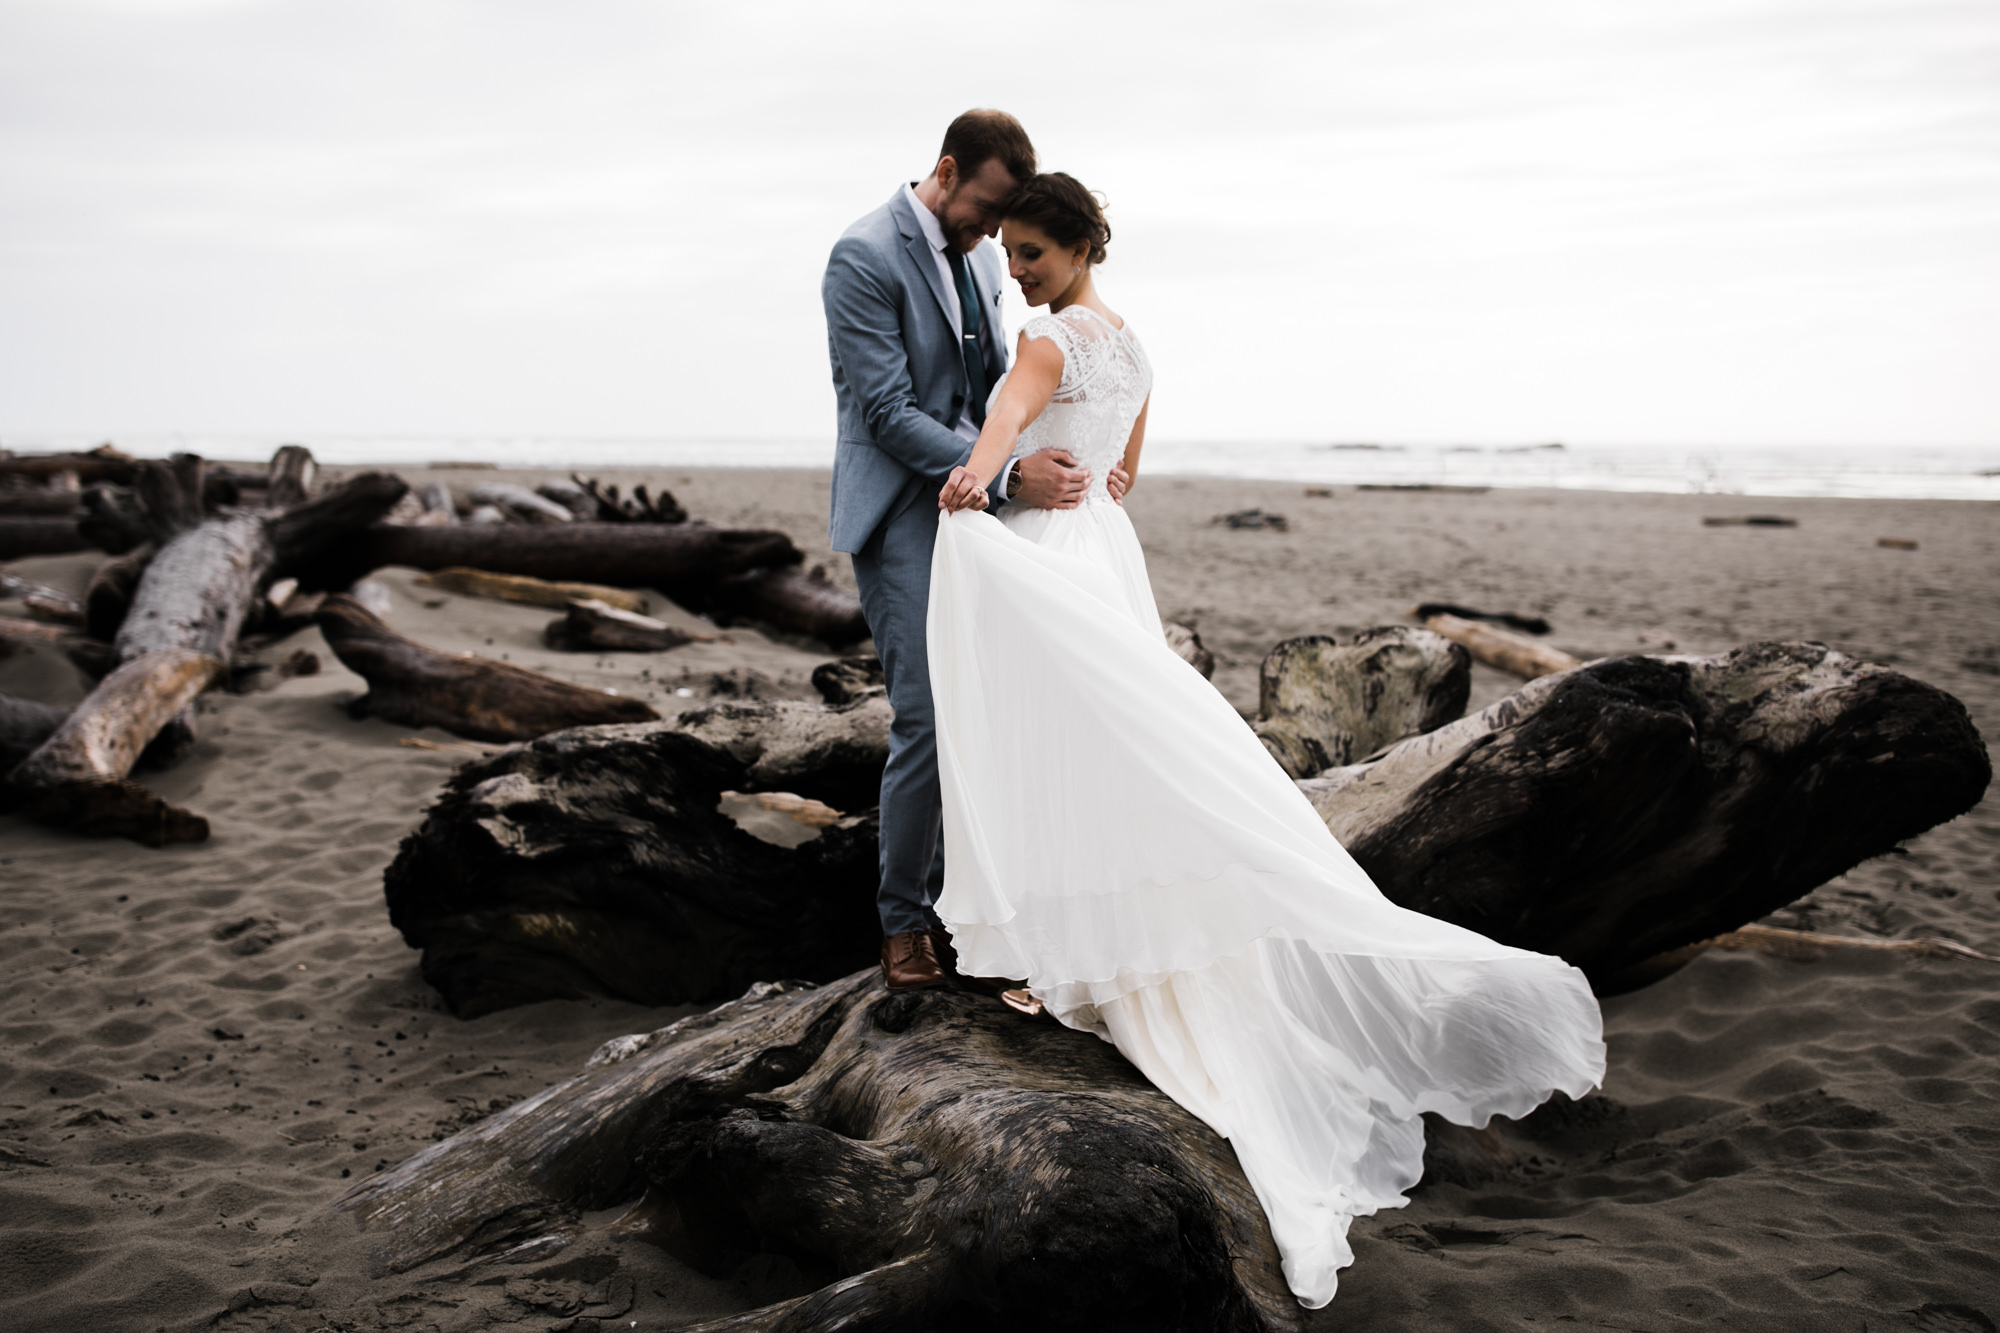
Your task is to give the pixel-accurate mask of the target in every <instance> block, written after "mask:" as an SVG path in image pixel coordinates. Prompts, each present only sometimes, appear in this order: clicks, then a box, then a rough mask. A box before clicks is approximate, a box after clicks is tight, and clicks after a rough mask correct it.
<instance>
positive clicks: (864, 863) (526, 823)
mask: <svg viewBox="0 0 2000 1333" xmlns="http://www.w3.org/2000/svg"><path fill="white" fill-rule="evenodd" d="M803 707H805V706H803V705H794V708H803ZM849 707H851V708H864V707H866V708H873V709H876V710H878V711H880V712H883V713H886V704H883V703H880V702H865V703H863V704H856V705H850V706H849ZM775 708H776V706H774V705H757V704H750V705H733V706H729V708H728V709H727V710H725V709H708V710H703V711H704V712H705V713H708V714H717V713H722V712H725V711H738V710H746V711H753V712H754V711H756V710H765V709H775ZM767 716H771V717H772V718H773V719H774V725H773V727H772V729H771V733H770V735H769V736H759V735H755V734H753V731H754V729H753V728H752V727H751V726H750V725H749V724H748V722H747V720H746V719H745V718H744V717H743V716H742V714H741V711H738V715H737V716H736V717H734V718H717V717H713V716H711V717H709V718H707V719H703V718H702V717H700V716H699V715H695V716H694V718H693V723H692V725H694V726H696V727H702V726H704V725H706V726H707V727H708V728H709V730H710V732H711V734H712V735H714V736H715V738H716V739H715V740H713V741H711V740H707V739H703V738H702V737H700V736H696V735H690V734H686V733H684V732H682V731H680V730H678V729H677V725H676V723H672V722H669V723H660V724H654V725H641V726H620V727H594V728H586V729H578V730H574V731H563V732H557V733H555V734H554V735H550V736H544V737H542V738H541V739H540V740H536V741H533V742H531V743H529V744H526V745H518V746H514V747H512V748H510V749H508V750H506V751H503V752H502V753H500V754H497V755H494V756H492V757H491V758H488V759H484V760H478V761H475V762H473V763H470V764H467V765H466V766H465V767H463V768H461V769H460V770H459V771H458V772H457V773H456V774H454V775H453V777H452V779H451V781H450V782H449V783H448V784H447V785H446V788H445V793H444V796H443V797H442V798H441V799H440V800H439V801H438V803H437V804H436V805H435V806H433V807H432V808H431V810H430V812H429V814H428V815H427V816H426V818H425V820H424V822H423V824H422V826H421V827H419V828H418V829H417V831H416V832H415V833H413V834H411V835H410V836H409V837H408V838H406V839H405V840H404V842H403V845H402V847H401V849H400V850H399V851H398V853H397V856H396V859H395V861H394V862H393V863H392V864H391V865H390V867H389V869H388V871H387V872H386V873H385V875H384V876H383V883H384V886H385V889H386V891H387V896H388V903H389V917H390V920H391V921H392V922H393V923H394V925H395V926H396V928H397V929H398V930H400V931H401V932H402V933H403V938H404V939H405V940H407V941H408V942H409V943H410V945H411V946H412V947H413V948H418V949H421V950H423V974H424V979H425V980H426V981H428V982H429V983H430V984H431V985H433V986H435V987H436V988H437V989H438V991H439V992H440V994H442V995H443V996H444V999H445V1003H446V1004H447V1005H449V1006H450V1007H451V1010H452V1012H453V1013H455V1014H458V1015H459V1016H461V1017H467V1018H470V1017H475V1016H477V1015H479V1014H484V1013H490V1012H492V1011H493V1010H496V1009H504V1008H507V1007H508V1006H510V1005H516V1004H525V1003H530V1002H532V1001H535V1000H541V999H547V998H550V997H576V996H582V995H593V994H607V995H614V996H618V997H621V998H624V999H629V1000H634V1001H637V1002H638V1003H641V1004H679V1003H684V1002H686V1001H689V1000H704V999H706V1000H713V999H718V998H721V997H722V996H727V995H733V994H737V993H739V992H741V991H742V989H743V988H744V987H746V986H748V985H750V984H752V983H753V982H756V981H759V980H764V979H768V978H770V977H774V976H780V977H804V978H808V979H811V980H830V979H832V978H834V977H839V976H842V975H844V974H846V973H848V972H850V971H852V970H853V969H854V968H856V967H858V966H860V965H862V964H863V963H865V962H866V961H867V960H868V959H869V958H871V957H873V956H874V954H875V951H876V947H877V944H878V941H879V935H878V927H877V924H876V914H875V886H876V878H877V872H876V866H875V861H876V850H875V848H876V842H875V818H874V812H873V811H872V809H871V810H869V811H868V812H867V813H866V814H863V815H860V816H856V817H851V818H847V819H842V820H840V821H838V822H837V823H835V824H834V825H832V826H831V827H829V828H827V829H825V830H823V831H822V832H821V833H820V835H819V836H818V837H816V838H814V839H812V840H811V841H809V842H806V843H804V844H802V845H800V846H799V847H797V848H796V849H787V848H782V847H778V846H775V845H773V844H771V843H767V842H763V841H760V840H759V839H757V838H754V837H752V836H750V835H749V834H748V833H745V832H744V831H743V830H742V829H740V828H738V827H737V825H736V823H735V821H734V820H732V819H730V818H729V817H728V816H727V815H725V814H723V813H722V812H721V810H720V809H719V808H718V805H719V803H720V801H721V798H722V793H723V792H724V791H754V790H756V789H757V784H756V783H755V782H753V781H752V779H751V776H750V774H751V771H752V770H753V768H755V767H756V766H757V765H758V764H759V763H760V762H762V761H764V760H766V759H767V757H768V758H771V759H773V760H775V761H779V762H778V763H776V764H774V765H773V766H774V767H777V768H778V769H779V771H783V772H786V780H787V781H789V780H790V779H791V777H792V776H793V775H792V774H791V773H790V772H789V771H787V770H786V769H785V768H784V766H783V764H782V760H783V758H784V757H785V756H787V755H802V754H805V753H810V752H812V747H811V746H810V745H790V746H788V745H787V744H786V742H785V741H784V740H781V739H777V738H779V737H792V736H795V735H796V734H797V733H795V732H792V731H789V730H788V729H787V728H786V727H785V725H784V720H785V715H784V714H782V713H773V714H769V715H767ZM732 749H733V752H732ZM884 753H886V741H885V743H884ZM880 763H881V761H880V760H877V761H876V766H875V773H876V775H877V781H878V782H879V775H880V772H881V767H880ZM832 767H833V768H834V769H835V771H838V770H839V765H838V764H835V765H832ZM801 787H803V788H812V787H813V784H811V783H801V784H799V785H798V787H787V788H781V789H785V790H794V791H797V794H799V795H804V796H812V797H815V798H817V799H825V796H824V795H823V793H824V792H826V790H827V789H826V788H825V787H820V788H818V789H817V790H812V789H807V790H800V789H799V788H801ZM834 791H835V792H836V793H837V794H839V795H841V796H842V797H843V799H847V798H848V797H849V796H850V793H849V792H847V791H845V790H842V789H840V788H839V787H835V788H834ZM828 803H829V804H834V803H833V802H831V801H829V802H828ZM869 803H870V805H872V804H873V797H872V795H871V797H870V802H869Z"/></svg>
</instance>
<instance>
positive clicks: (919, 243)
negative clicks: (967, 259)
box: [889, 190, 958, 339]
mask: <svg viewBox="0 0 2000 1333" xmlns="http://www.w3.org/2000/svg"><path fill="white" fill-rule="evenodd" d="M889 211H890V212H892V213H894V214H895V215H896V229H897V230H898V231H900V232H902V233H903V248H904V249H905V250H907V251H909V254H910V262H911V263H912V264H915V265H916V267H917V272H919V273H921V274H923V275H924V285H925V286H927V287H929V288H930V289H931V296H932V297H933V298H934V299H935V300H936V301H937V306H938V314H939V315H941V316H943V318H944V330H945V336H946V337H947V338H953V339H956V338H957V337H958V330H957V329H955V328H954V327H952V322H951V299H950V298H949V297H948V296H946V295H945V290H944V279H942V278H940V277H938V271H937V258H936V252H935V251H933V250H932V249H931V243H930V238H929V237H927V236H925V235H924V229H923V226H922V225H921V224H920V223H919V222H918V221H917V219H916V217H915V215H914V214H912V213H911V212H910V201H909V200H908V199H906V198H904V197H903V192H902V191H901V190H898V191H896V196H895V198H893V199H891V200H890V201H889Z"/></svg>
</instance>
